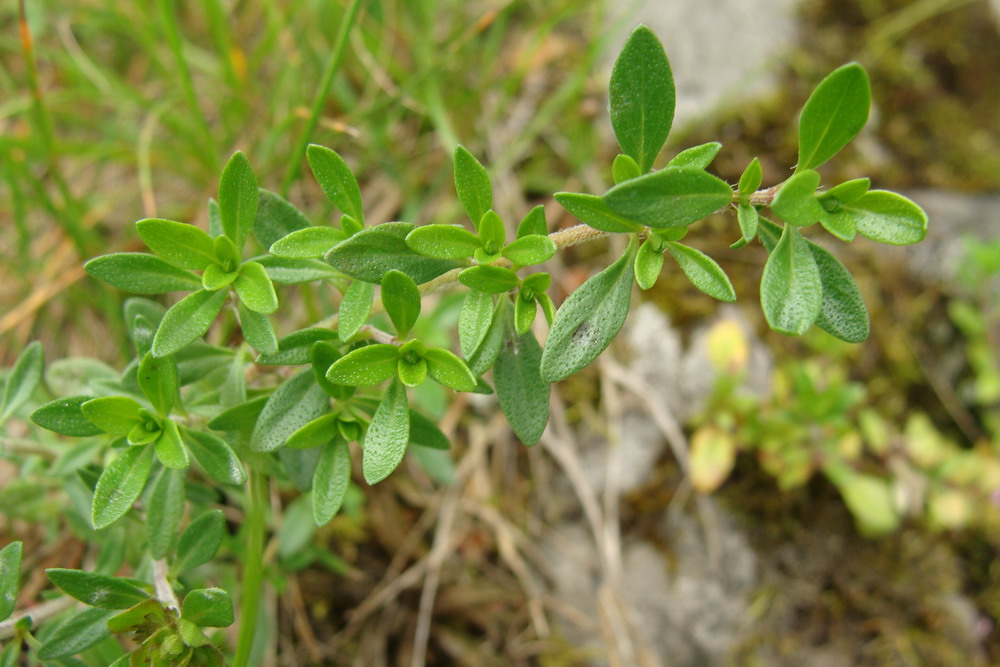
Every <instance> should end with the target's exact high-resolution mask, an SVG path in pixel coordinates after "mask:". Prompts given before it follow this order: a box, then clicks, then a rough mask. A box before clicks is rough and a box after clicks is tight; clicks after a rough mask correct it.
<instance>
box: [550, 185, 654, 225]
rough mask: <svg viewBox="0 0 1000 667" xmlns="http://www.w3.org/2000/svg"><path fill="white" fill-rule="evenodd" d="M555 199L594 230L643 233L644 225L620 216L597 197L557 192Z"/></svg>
mask: <svg viewBox="0 0 1000 667" xmlns="http://www.w3.org/2000/svg"><path fill="white" fill-rule="evenodd" d="M555 198H556V201H557V202H559V203H560V204H562V207H563V208H564V209H566V210H567V211H569V212H570V214H572V215H573V216H574V217H575V218H576V219H577V220H579V221H580V222H582V223H583V224H585V225H587V226H589V227H593V228H594V229H597V230H600V231H602V232H609V233H611V234H617V233H626V232H639V231H642V225H640V224H639V223H638V222H636V221H634V220H629V219H628V218H626V217H624V216H621V215H618V214H617V213H615V212H614V211H612V210H611V209H610V208H608V205H607V204H606V203H605V201H604V200H603V199H602V198H600V197H598V196H597V195H585V194H581V193H578V192H557V193H556V194H555Z"/></svg>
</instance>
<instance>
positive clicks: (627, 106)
mask: <svg viewBox="0 0 1000 667" xmlns="http://www.w3.org/2000/svg"><path fill="white" fill-rule="evenodd" d="M609 96H610V102H611V126H612V127H613V128H614V130H615V136H616V137H617V138H618V144H619V145H620V146H621V147H622V152H623V153H625V154H626V155H629V156H631V157H632V158H633V159H635V161H636V163H637V164H638V165H639V169H640V171H641V172H642V173H646V172H647V171H649V168H650V167H652V166H653V161H654V160H655V159H656V155H657V153H659V152H660V149H661V148H662V147H663V142H664V141H666V140H667V135H668V134H669V133H670V126H671V125H672V124H673V121H674V105H675V102H676V92H675V90H674V77H673V74H672V72H671V71H670V63H669V61H668V60H667V54H666V53H664V51H663V45H661V44H660V40H658V39H657V38H656V35H654V34H653V32H652V31H651V30H650V29H649V28H647V27H646V26H643V25H640V26H639V27H637V28H636V29H635V30H634V31H633V32H632V34H631V36H629V39H628V41H627V42H626V43H625V47H624V48H623V49H622V52H621V53H620V54H619V55H618V59H617V60H616V61H615V66H614V69H613V70H612V72H611V83H610V85H609Z"/></svg>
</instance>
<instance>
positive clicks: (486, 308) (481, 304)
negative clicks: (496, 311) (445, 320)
mask: <svg viewBox="0 0 1000 667" xmlns="http://www.w3.org/2000/svg"><path fill="white" fill-rule="evenodd" d="M492 322H493V296H492V295H491V294H488V293H486V292H480V291H479V290H469V292H468V293H467V294H466V295H465V300H464V301H463V302H462V312H461V313H460V314H459V316H458V340H459V343H460V345H461V348H462V356H463V357H465V358H466V359H468V358H469V357H471V356H472V353H473V352H475V351H476V350H477V349H478V348H479V346H480V345H481V344H482V342H483V339H485V338H486V332H488V331H489V330H490V324H491V323H492Z"/></svg>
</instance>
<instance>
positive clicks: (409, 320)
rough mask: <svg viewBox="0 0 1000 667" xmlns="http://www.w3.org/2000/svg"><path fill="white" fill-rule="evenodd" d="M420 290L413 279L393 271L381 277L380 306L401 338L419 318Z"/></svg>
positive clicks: (400, 272)
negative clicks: (383, 308)
mask: <svg viewBox="0 0 1000 667" xmlns="http://www.w3.org/2000/svg"><path fill="white" fill-rule="evenodd" d="M420 301H421V299H420V290H419V289H417V284H416V283H415V282H413V278H410V277H409V276H408V275H406V274H405V273H403V272H402V271H397V270H395V269H393V270H391V271H387V272H386V274H385V275H384V276H382V305H383V306H384V307H385V312H386V314H387V315H388V316H389V319H390V320H392V325H393V326H394V327H396V333H397V334H398V335H399V337H400V338H403V337H405V336H406V334H408V333H409V332H410V329H412V328H413V324H414V323H415V322H416V321H417V318H418V317H419V316H420Z"/></svg>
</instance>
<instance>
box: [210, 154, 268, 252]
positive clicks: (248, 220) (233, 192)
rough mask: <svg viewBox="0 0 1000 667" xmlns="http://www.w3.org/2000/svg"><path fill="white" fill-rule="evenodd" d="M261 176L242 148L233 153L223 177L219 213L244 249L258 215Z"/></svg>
mask: <svg viewBox="0 0 1000 667" xmlns="http://www.w3.org/2000/svg"><path fill="white" fill-rule="evenodd" d="M259 198H260V194H259V192H258V189H257V177H256V176H255V175H254V173H253V169H252V168H251V167H250V161H249V160H247V158H246V156H245V155H243V153H241V152H240V151H236V152H235V153H233V156H232V157H231V158H229V162H227V163H226V166H225V168H223V170H222V176H221V177H220V179H219V215H220V218H221V219H222V229H223V231H224V232H225V234H226V236H228V237H229V238H230V239H231V240H232V242H233V243H235V244H236V247H237V248H242V247H243V243H244V242H245V241H246V238H247V234H249V233H250V230H251V229H252V228H253V223H254V220H255V219H256V217H257V200H258V199H259Z"/></svg>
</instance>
